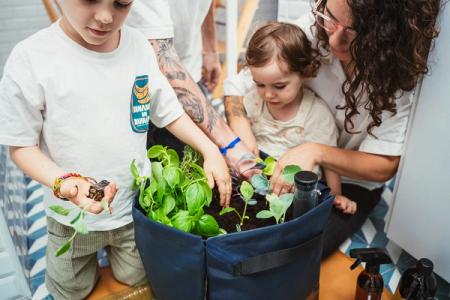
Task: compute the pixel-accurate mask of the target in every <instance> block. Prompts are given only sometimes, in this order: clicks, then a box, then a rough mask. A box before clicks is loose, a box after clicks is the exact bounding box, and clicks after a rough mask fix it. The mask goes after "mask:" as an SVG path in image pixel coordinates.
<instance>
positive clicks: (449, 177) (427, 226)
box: [388, 2, 450, 281]
mask: <svg viewBox="0 0 450 300" xmlns="http://www.w3.org/2000/svg"><path fill="white" fill-rule="evenodd" d="M449 37H450V2H447V4H446V6H445V9H444V10H443V11H441V16H440V34H439V37H438V38H437V41H436V45H435V48H434V51H433V52H432V53H431V55H430V58H429V62H430V67H431V72H430V74H429V75H428V76H426V77H425V78H424V80H423V82H422V87H421V90H420V93H419V95H418V97H417V98H418V99H417V102H416V103H417V106H416V110H415V114H414V118H413V120H412V122H411V124H410V129H409V131H408V132H409V134H408V141H407V146H406V152H405V154H404V156H403V157H402V164H401V169H400V176H399V181H398V183H397V191H396V196H395V201H394V208H393V210H392V215H391V220H390V223H389V226H388V237H389V238H390V239H391V240H393V241H394V242H396V243H397V244H398V245H399V246H401V247H402V248H403V249H405V250H407V251H408V252H409V253H411V254H412V255H413V256H414V257H417V258H420V257H427V258H430V259H431V260H432V261H433V262H434V264H435V270H436V273H437V274H439V275H440V276H442V277H443V278H445V279H446V280H447V281H450V193H449V186H450V133H449V128H450V84H449V82H450V79H449V77H450V76H449V75H450V71H449V70H450V38H449Z"/></svg>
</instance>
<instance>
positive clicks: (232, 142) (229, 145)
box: [219, 137, 241, 156]
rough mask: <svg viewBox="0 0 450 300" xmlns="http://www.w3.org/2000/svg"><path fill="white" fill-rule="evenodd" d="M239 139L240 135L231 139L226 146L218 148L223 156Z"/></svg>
mask: <svg viewBox="0 0 450 300" xmlns="http://www.w3.org/2000/svg"><path fill="white" fill-rule="evenodd" d="M240 141H241V138H240V137H237V138H235V139H234V140H232V141H231V142H230V143H229V144H228V146H225V147H223V148H219V150H220V153H222V155H223V156H225V155H227V151H228V150H230V149H233V148H234V146H236V144H237V143H239V142H240Z"/></svg>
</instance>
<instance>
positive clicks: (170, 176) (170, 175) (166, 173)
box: [163, 166, 180, 189]
mask: <svg viewBox="0 0 450 300" xmlns="http://www.w3.org/2000/svg"><path fill="white" fill-rule="evenodd" d="M178 172H179V171H178V168H177V167H173V166H165V167H164V169H163V177H164V179H165V180H166V181H167V183H168V184H169V186H170V187H171V188H172V189H173V188H175V186H177V185H178V184H179V183H180V176H179V173H178Z"/></svg>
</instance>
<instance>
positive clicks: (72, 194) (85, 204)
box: [59, 177, 117, 214]
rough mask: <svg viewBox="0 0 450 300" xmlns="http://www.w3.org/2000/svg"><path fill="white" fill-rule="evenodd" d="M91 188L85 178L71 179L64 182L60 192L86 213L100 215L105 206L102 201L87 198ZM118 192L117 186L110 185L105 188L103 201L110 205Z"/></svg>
mask: <svg viewBox="0 0 450 300" xmlns="http://www.w3.org/2000/svg"><path fill="white" fill-rule="evenodd" d="M90 186H91V183H90V182H88V181H86V180H85V179H83V178H79V177H70V178H68V179H66V180H64V182H63V183H62V184H61V187H60V189H59V190H60V194H61V196H62V197H64V198H67V199H69V200H70V201H71V202H72V203H73V204H75V205H77V206H79V207H81V208H82V209H84V208H86V211H88V212H90V213H94V214H99V213H101V212H102V211H103V206H102V205H101V201H95V200H93V199H91V198H88V197H87V196H88V195H89V187H90ZM116 192H117V187H116V184H115V183H110V184H108V186H106V187H105V196H104V197H103V199H106V200H108V203H109V204H110V203H111V201H112V200H113V198H114V196H115V195H116ZM103 199H102V200H103Z"/></svg>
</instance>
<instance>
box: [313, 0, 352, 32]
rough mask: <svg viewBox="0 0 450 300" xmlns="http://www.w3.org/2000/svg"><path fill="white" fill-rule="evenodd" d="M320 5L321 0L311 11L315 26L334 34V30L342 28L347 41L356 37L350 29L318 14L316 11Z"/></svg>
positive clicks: (320, 13) (322, 14)
mask: <svg viewBox="0 0 450 300" xmlns="http://www.w3.org/2000/svg"><path fill="white" fill-rule="evenodd" d="M321 3H322V0H319V1H318V2H317V3H316V5H315V6H314V9H313V14H314V17H315V19H316V23H317V25H319V26H320V27H321V28H323V29H324V30H325V31H326V32H328V33H334V32H335V31H336V30H338V29H339V27H342V28H344V33H345V35H346V37H347V38H348V39H349V40H353V39H354V38H355V37H356V36H357V33H356V31H355V30H354V29H353V28H351V27H348V26H344V25H342V24H340V23H339V22H337V21H335V20H333V19H332V18H331V17H329V16H327V15H325V14H324V13H322V12H320V11H319V10H318V9H319V6H320V4H321Z"/></svg>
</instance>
